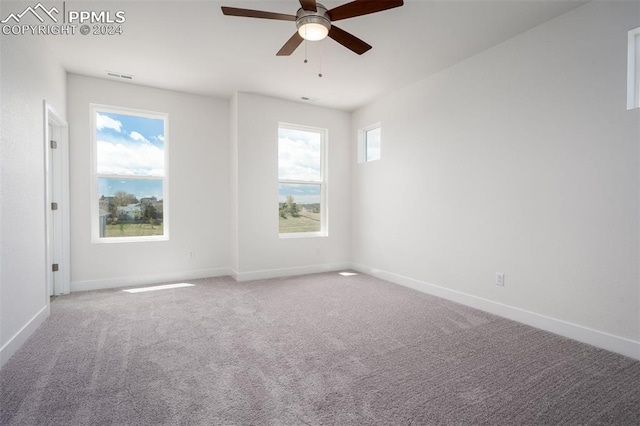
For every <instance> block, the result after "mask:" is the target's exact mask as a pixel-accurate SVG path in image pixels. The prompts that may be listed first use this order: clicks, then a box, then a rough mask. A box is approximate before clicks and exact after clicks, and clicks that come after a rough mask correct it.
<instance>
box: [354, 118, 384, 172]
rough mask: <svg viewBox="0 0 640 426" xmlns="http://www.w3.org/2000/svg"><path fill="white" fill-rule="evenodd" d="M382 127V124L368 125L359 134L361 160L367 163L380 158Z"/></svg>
mask: <svg viewBox="0 0 640 426" xmlns="http://www.w3.org/2000/svg"><path fill="white" fill-rule="evenodd" d="M381 141H382V128H381V127H380V124H375V125H373V126H369V127H366V128H364V129H362V130H360V134H359V147H358V151H359V155H358V157H359V162H360V163H366V162H368V161H375V160H379V159H380V145H381Z"/></svg>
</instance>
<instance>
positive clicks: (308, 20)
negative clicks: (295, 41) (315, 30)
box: [296, 3, 331, 41]
mask: <svg viewBox="0 0 640 426" xmlns="http://www.w3.org/2000/svg"><path fill="white" fill-rule="evenodd" d="M316 9H317V11H316V12H314V11H312V10H304V9H299V10H298V13H297V14H296V27H297V28H298V31H299V32H300V35H301V36H302V37H303V38H305V39H307V40H312V41H313V40H321V39H322V38H324V37H326V35H327V33H328V32H329V30H330V29H331V18H330V17H329V13H328V12H327V9H326V8H325V7H324V6H323V5H321V4H320V3H317V4H316ZM307 25H309V27H307V28H312V27H318V26H322V27H324V28H326V32H324V34H322V35H321V36H318V38H314V35H312V34H310V33H306V34H305V33H304V29H302V30H301V28H303V27H305V26H307Z"/></svg>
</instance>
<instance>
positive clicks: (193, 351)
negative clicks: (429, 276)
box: [0, 273, 640, 425]
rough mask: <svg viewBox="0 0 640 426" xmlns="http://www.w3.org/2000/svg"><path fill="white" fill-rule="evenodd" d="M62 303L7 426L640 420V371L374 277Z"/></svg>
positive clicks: (41, 332)
mask: <svg viewBox="0 0 640 426" xmlns="http://www.w3.org/2000/svg"><path fill="white" fill-rule="evenodd" d="M189 282H190V283H192V284H195V286H193V287H184V288H177V289H170V290H161V291H152V292H142V293H135V294H131V293H125V292H123V291H121V290H102V291H93V292H82V293H75V294H72V295H70V296H64V297H59V298H57V299H55V300H54V301H53V302H52V304H51V315H50V317H49V318H48V319H47V320H46V321H45V323H44V324H43V325H42V326H41V327H40V328H39V329H38V330H37V331H36V332H35V333H34V335H33V336H32V337H31V338H30V339H29V340H28V341H27V343H25V345H23V347H22V348H20V350H19V351H18V352H17V353H16V354H15V355H14V356H13V357H12V358H11V359H10V360H9V361H8V362H7V364H6V365H5V366H4V368H3V369H2V370H0V424H2V425H162V424H171V425H356V424H357V425H405V424H407V425H409V424H415V425H417V424H429V425H431V424H434V425H435V424H458V425H472V424H492V425H534V424H540V425H555V424H569V425H578V424H580V425H582V424H606V425H612V424H614V425H638V424H640V361H635V360H633V359H630V358H626V357H624V356H621V355H617V354H614V353H611V352H607V351H604V350H600V349H597V348H594V347H591V346H589V345H585V344H581V343H578V342H575V341H572V340H568V339H565V338H562V337H558V336H556V335H553V334H550V333H547V332H544V331H540V330H537V329H535V328H531V327H528V326H526V325H522V324H519V323H516V322H513V321H509V320H505V319H502V318H499V317H496V316H493V315H490V314H487V313H484V312H481V311H477V310H474V309H471V308H468V307H465V306H462V305H458V304H455V303H451V302H448V301H446V300H442V299H439V298H436V297H432V296H429V295H426V294H422V293H418V292H416V291H413V290H410V289H407V288H404V287H400V286H396V285H394V284H391V283H388V282H385V281H382V280H379V279H376V278H373V277H370V276H367V275H364V274H358V275H355V276H349V277H345V276H341V275H338V274H337V273H324V274H315V275H306V276H299V277H290V278H280V279H272V280H261V281H253V282H245V283H236V282H235V281H234V280H233V279H231V278H229V277H220V278H211V279H203V280H193V281H189Z"/></svg>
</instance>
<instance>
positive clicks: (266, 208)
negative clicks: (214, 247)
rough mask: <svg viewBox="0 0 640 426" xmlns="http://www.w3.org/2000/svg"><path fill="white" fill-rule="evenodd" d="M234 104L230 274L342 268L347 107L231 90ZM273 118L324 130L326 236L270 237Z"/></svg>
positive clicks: (274, 229)
mask: <svg viewBox="0 0 640 426" xmlns="http://www.w3.org/2000/svg"><path fill="white" fill-rule="evenodd" d="M234 104H235V108H236V112H235V114H236V125H237V128H236V129H235V130H234V131H235V132H237V141H236V143H237V147H236V148H235V149H237V165H236V166H234V167H237V184H235V185H237V186H236V188H237V191H238V192H237V194H236V196H235V198H236V199H237V202H238V207H237V211H238V215H237V221H238V222H237V237H236V238H237V248H238V264H237V269H236V271H235V276H236V278H237V279H238V280H247V279H257V278H264V277H269V276H279V275H289V274H296V273H309V272H318V271H322V270H329V269H339V268H342V267H344V266H345V265H346V264H347V262H348V261H349V251H350V244H349V239H350V234H349V184H348V183H349V180H350V170H349V167H350V166H349V158H350V153H349V129H350V116H349V114H348V113H346V112H342V111H336V110H332V109H327V108H320V107H317V106H312V105H305V104H302V103H297V102H290V101H284V100H279V99H274V98H269V97H265V96H259V95H254V94H249V93H237V94H236V97H235V101H234ZM279 122H285V123H291V124H299V125H304V126H311V127H319V128H324V129H328V132H329V133H328V142H327V146H328V160H327V161H328V176H327V185H328V194H329V199H328V207H329V210H328V212H329V236H328V237H311V238H295V239H289V238H288V239H280V238H278V123H279ZM232 238H234V237H233V236H232Z"/></svg>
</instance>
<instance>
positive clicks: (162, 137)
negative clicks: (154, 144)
mask: <svg viewBox="0 0 640 426" xmlns="http://www.w3.org/2000/svg"><path fill="white" fill-rule="evenodd" d="M156 139H158V140H159V141H162V142H164V135H158V136H156Z"/></svg>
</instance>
